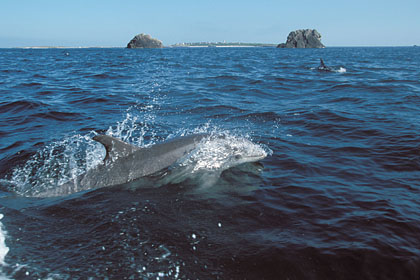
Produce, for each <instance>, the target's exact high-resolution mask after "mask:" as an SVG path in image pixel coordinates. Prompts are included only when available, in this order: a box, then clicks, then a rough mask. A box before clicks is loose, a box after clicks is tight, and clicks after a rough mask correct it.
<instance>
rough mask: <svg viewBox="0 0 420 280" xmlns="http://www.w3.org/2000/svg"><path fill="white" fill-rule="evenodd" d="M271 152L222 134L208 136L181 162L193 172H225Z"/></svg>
mask: <svg viewBox="0 0 420 280" xmlns="http://www.w3.org/2000/svg"><path fill="white" fill-rule="evenodd" d="M269 153H271V151H266V150H265V149H264V148H263V147H262V146H260V145H258V144H255V143H253V142H251V141H250V140H248V139H246V138H243V137H238V136H233V135H229V134H224V135H223V136H222V137H221V136H220V135H215V136H210V137H208V138H206V139H204V140H203V141H202V143H200V145H199V146H198V148H197V149H196V150H194V151H193V152H192V153H191V154H190V155H189V156H188V157H187V158H186V159H185V160H184V161H183V162H182V165H184V166H185V165H189V166H191V167H193V168H192V171H193V172H197V171H215V170H219V171H220V170H225V169H227V168H230V167H232V166H234V165H238V164H241V163H245V162H252V161H257V160H260V159H263V158H265V157H266V156H267V155H268V154H269Z"/></svg>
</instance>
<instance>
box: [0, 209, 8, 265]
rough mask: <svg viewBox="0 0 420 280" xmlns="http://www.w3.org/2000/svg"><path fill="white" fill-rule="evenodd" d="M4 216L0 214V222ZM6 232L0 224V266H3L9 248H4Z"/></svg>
mask: <svg viewBox="0 0 420 280" xmlns="http://www.w3.org/2000/svg"><path fill="white" fill-rule="evenodd" d="M3 217H4V215H3V214H1V213H0V220H1V219H3ZM5 241H6V231H5V230H4V227H3V224H2V223H1V222H0V265H5V262H4V258H5V257H6V255H7V253H8V252H9V247H7V246H6V242H5Z"/></svg>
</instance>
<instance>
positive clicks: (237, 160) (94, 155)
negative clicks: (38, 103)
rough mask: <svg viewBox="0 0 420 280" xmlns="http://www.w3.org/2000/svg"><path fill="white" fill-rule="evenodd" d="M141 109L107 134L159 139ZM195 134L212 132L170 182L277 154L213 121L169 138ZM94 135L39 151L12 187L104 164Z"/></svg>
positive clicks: (22, 191) (45, 186)
mask: <svg viewBox="0 0 420 280" xmlns="http://www.w3.org/2000/svg"><path fill="white" fill-rule="evenodd" d="M141 109H142V110H143V112H141V114H136V112H135V110H130V111H128V112H127V113H126V115H125V118H124V119H123V120H122V121H119V122H117V123H116V125H114V126H110V127H109V128H108V129H107V130H106V132H105V133H106V134H107V135H110V136H113V137H117V138H119V139H122V140H123V141H125V142H128V143H131V144H134V145H136V146H140V147H147V146H149V145H152V144H154V143H156V142H157V140H156V139H157V135H158V134H159V133H158V131H157V129H154V121H155V116H154V114H153V106H152V107H150V108H141ZM194 133H206V134H209V135H210V136H209V137H208V138H205V140H203V141H202V143H200V145H199V146H198V148H197V149H195V150H194V151H193V152H192V153H190V154H188V155H187V156H185V157H184V158H182V159H181V160H180V161H179V162H178V163H179V166H181V167H185V168H183V169H182V170H183V172H178V173H176V176H169V177H168V178H167V180H175V179H176V180H183V179H184V178H185V177H186V176H188V174H194V173H198V172H200V173H206V172H207V173H209V172H210V173H212V174H213V175H214V174H216V175H215V176H213V177H214V178H216V179H217V178H218V175H219V174H220V172H221V171H223V170H226V169H228V168H230V167H231V166H234V165H238V164H241V163H244V162H249V161H256V160H259V159H262V158H264V157H266V156H267V155H268V154H270V153H272V152H271V150H269V149H268V148H264V147H263V146H261V145H258V144H255V143H253V142H252V141H251V140H249V139H247V138H246V137H243V136H236V135H235V134H231V133H230V132H229V131H223V130H221V129H220V128H218V127H215V126H213V125H212V124H211V123H206V124H204V125H203V126H201V127H197V128H194V129H192V130H186V129H184V130H180V131H178V132H176V133H174V134H169V135H168V136H167V137H166V139H171V138H175V137H178V136H185V135H188V134H194ZM95 135H97V133H96V132H95V131H91V132H90V133H88V134H86V135H79V134H77V135H73V136H69V137H67V138H65V139H63V140H61V141H56V142H52V143H51V144H49V145H47V146H45V147H44V148H42V149H40V150H39V151H38V152H37V153H36V154H35V155H33V156H32V157H31V158H30V159H29V160H28V161H27V162H26V163H25V164H24V165H23V166H20V167H17V168H15V169H14V170H13V173H12V176H11V178H10V180H9V182H8V183H9V184H10V185H11V186H12V187H11V190H12V191H14V192H15V193H17V194H19V195H24V196H36V195H37V194H40V193H44V192H48V191H51V190H53V189H54V188H56V187H57V186H59V185H62V184H64V183H66V182H68V181H70V180H74V179H75V178H77V177H78V176H80V175H81V174H83V173H85V172H87V171H88V170H90V169H92V168H94V167H95V166H97V165H98V164H100V163H102V161H103V159H104V157H105V149H104V147H103V146H102V145H101V144H100V143H98V142H96V141H94V140H92V138H93V137H94V136H95ZM146 138H147V143H146ZM216 179H215V180H216ZM167 180H165V181H167ZM212 181H214V180H212Z"/></svg>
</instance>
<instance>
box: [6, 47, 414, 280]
mask: <svg viewBox="0 0 420 280" xmlns="http://www.w3.org/2000/svg"><path fill="white" fill-rule="evenodd" d="M320 58H322V59H323V60H324V61H325V63H326V65H327V66H329V67H331V69H332V71H329V72H325V71H318V70H317V67H318V65H319V59H320ZM419 132H420V48H416V47H395V48H393V47H388V48H376V47H375V48H373V47H372V48H326V49H292V50H290V49H275V48H173V49H171V48H169V49H154V50H152V49H151V50H129V49H122V48H121V49H119V48H115V49H0V139H1V141H0V219H1V220H0V222H1V223H0V277H2V278H5V279H89V278H90V279H420V135H419ZM194 133H208V134H211V135H216V136H223V137H219V138H216V139H218V141H214V140H213V141H208V142H207V143H201V144H200V147H199V148H197V149H195V150H194V151H192V152H191V154H189V155H188V156H186V157H185V158H183V159H182V160H179V161H178V162H177V163H176V164H174V165H173V166H171V167H170V168H169V169H166V170H163V171H160V172H158V173H156V174H152V175H150V176H147V177H145V178H140V179H138V180H134V181H131V182H128V183H126V184H123V185H116V186H111V187H106V188H97V189H89V190H83V191H80V190H78V189H75V190H74V191H72V192H69V193H66V194H65V195H62V196H57V197H43V196H42V195H40V194H42V193H43V192H44V191H45V190H51V189H54V188H59V187H60V185H61V184H63V183H65V182H66V181H69V180H72V179H74V178H76V177H77V176H78V175H80V174H83V173H84V172H86V171H87V170H90V169H92V168H94V167H95V166H96V165H98V164H101V162H102V160H103V158H104V156H105V149H104V148H103V147H102V145H101V144H99V143H97V142H95V141H93V140H92V137H94V136H95V135H97V134H108V135H112V136H114V137H117V138H120V139H122V140H124V141H126V142H128V143H131V144H133V145H136V146H140V147H150V146H152V145H154V144H157V143H161V142H163V141H166V140H168V139H174V138H177V137H181V136H184V135H189V134H194ZM251 150H258V151H262V152H263V153H265V158H263V159H261V160H259V161H257V162H246V163H243V164H231V160H232V158H235V157H236V156H237V155H238V154H240V155H243V154H244V153H246V152H249V151H251ZM151 160H153V159H151Z"/></svg>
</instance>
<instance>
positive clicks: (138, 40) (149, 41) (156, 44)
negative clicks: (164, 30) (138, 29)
mask: <svg viewBox="0 0 420 280" xmlns="http://www.w3.org/2000/svg"><path fill="white" fill-rule="evenodd" d="M127 48H129V49H143V48H149V49H150V48H154V49H156V48H163V44H162V42H161V41H160V40H158V39H154V38H152V37H151V36H150V35H148V34H143V33H141V34H138V35H136V36H135V37H134V38H133V39H131V41H130V42H129V43H128V44H127Z"/></svg>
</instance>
